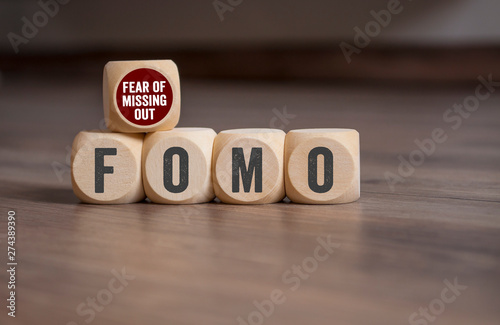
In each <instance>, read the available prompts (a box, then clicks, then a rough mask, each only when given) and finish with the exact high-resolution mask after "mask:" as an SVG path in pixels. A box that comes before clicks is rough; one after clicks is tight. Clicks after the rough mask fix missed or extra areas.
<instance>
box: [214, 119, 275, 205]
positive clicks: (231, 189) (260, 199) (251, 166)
mask: <svg viewBox="0 0 500 325" xmlns="http://www.w3.org/2000/svg"><path fill="white" fill-rule="evenodd" d="M284 142H285V133H284V132H283V131H281V130H275V129H237V130H226V131H222V132H220V133H219V134H218V135H217V136H216V137H215V141H214V149H213V151H214V154H213V165H212V166H213V167H212V172H213V185H214V191H215V195H216V196H217V197H218V198H219V199H220V200H221V201H222V202H225V203H233V204H263V203H273V202H278V201H281V200H282V199H283V198H284V197H285V183H284V169H283V153H284Z"/></svg>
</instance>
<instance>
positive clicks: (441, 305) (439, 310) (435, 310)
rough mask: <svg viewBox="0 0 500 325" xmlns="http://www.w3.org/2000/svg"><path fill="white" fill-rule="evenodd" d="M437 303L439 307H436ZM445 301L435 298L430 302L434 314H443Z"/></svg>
mask: <svg viewBox="0 0 500 325" xmlns="http://www.w3.org/2000/svg"><path fill="white" fill-rule="evenodd" d="M436 305H437V308H436V307H435V306H436ZM444 308H445V307H444V302H442V301H441V300H439V299H434V300H433V301H431V303H430V304H429V309H430V311H431V312H432V313H433V314H434V315H441V314H442V313H443V311H444Z"/></svg>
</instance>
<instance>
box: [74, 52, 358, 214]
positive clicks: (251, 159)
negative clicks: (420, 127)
mask: <svg viewBox="0 0 500 325" xmlns="http://www.w3.org/2000/svg"><path fill="white" fill-rule="evenodd" d="M103 105H104V115H105V119H106V123H107V126H108V128H109V129H110V130H111V131H114V132H116V133H113V132H100V131H90V132H86V131H83V132H80V133H79V134H78V135H77V136H76V138H75V140H74V142H73V152H72V156H71V176H72V184H73V191H74V192H75V194H76V196H77V197H78V198H80V200H82V201H83V202H87V203H97V204H120V203H132V202H138V201H141V200H143V199H144V198H145V197H146V195H147V197H148V198H149V199H150V200H151V201H152V202H155V203H161V204H191V203H203V202H210V201H212V200H213V199H214V197H215V196H217V197H218V198H219V199H220V200H221V201H222V202H224V203H231V204H265V203H274V202H279V201H281V200H283V198H284V197H285V194H286V196H288V198H289V199H290V200H291V201H292V202H295V203H305V204H336V203H347V202H353V201H356V200H357V199H358V198H359V195H360V172H359V169H360V166H359V164H360V163H359V134H358V132H357V131H356V130H351V129H304V130H293V131H290V132H289V133H288V134H286V135H285V133H284V132H283V131H282V130H277V129H235V130H226V131H222V132H220V133H219V134H216V133H215V131H214V130H212V129H209V128H174V127H175V126H176V125H177V122H178V121H179V116H180V105H181V99H180V81H179V72H178V70H177V66H176V65H175V63H174V62H172V61H170V60H154V61H115V62H109V63H108V64H106V66H105V68H104V77H103ZM146 132H149V133H148V134H147V135H145V133H146Z"/></svg>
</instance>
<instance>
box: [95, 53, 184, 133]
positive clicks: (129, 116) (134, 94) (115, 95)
mask: <svg viewBox="0 0 500 325" xmlns="http://www.w3.org/2000/svg"><path fill="white" fill-rule="evenodd" d="M103 107H104V117H105V120H106V125H107V127H108V129H110V130H112V131H116V132H125V133H139V132H152V131H162V130H171V129H173V128H174V127H175V126H176V125H177V123H178V121H179V116H180V110H181V94H180V81H179V72H178V70H177V66H176V65H175V63H174V62H173V61H171V60H152V61H112V62H108V64H106V66H105V67H104V76H103Z"/></svg>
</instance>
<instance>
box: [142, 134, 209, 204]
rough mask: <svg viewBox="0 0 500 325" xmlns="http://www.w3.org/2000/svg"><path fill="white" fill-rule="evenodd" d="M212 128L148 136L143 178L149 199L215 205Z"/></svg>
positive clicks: (160, 201)
mask: <svg viewBox="0 0 500 325" xmlns="http://www.w3.org/2000/svg"><path fill="white" fill-rule="evenodd" d="M215 136H216V133H215V131H214V130H212V129H209V128H175V129H173V130H171V131H159V132H153V133H149V134H147V135H146V138H145V140H144V148H143V156H142V174H143V182H144V190H145V192H146V195H147V197H148V198H149V199H150V200H151V201H152V202H155V203H164V204H187V203H203V202H209V201H212V200H213V199H214V197H215V195H214V190H213V186H212V145H213V142H214V138H215Z"/></svg>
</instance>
